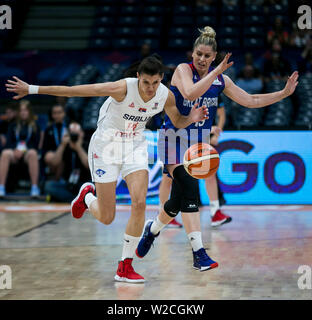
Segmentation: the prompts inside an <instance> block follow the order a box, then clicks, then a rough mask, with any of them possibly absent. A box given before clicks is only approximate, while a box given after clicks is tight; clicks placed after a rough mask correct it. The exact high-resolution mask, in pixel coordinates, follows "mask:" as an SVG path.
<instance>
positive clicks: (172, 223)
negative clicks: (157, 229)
mask: <svg viewBox="0 0 312 320" xmlns="http://www.w3.org/2000/svg"><path fill="white" fill-rule="evenodd" d="M166 227H167V228H182V227H183V225H182V224H181V223H180V222H178V221H177V220H176V219H172V220H171V221H170V222H169V223H168V224H167V226H166Z"/></svg>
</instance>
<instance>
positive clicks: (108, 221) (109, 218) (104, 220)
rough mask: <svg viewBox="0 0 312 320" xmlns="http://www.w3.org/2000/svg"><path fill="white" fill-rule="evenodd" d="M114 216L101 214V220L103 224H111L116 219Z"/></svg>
mask: <svg viewBox="0 0 312 320" xmlns="http://www.w3.org/2000/svg"><path fill="white" fill-rule="evenodd" d="M114 218H115V215H105V216H101V219H100V221H101V222H102V223H103V224H106V225H110V224H111V223H112V222H113V221H114Z"/></svg>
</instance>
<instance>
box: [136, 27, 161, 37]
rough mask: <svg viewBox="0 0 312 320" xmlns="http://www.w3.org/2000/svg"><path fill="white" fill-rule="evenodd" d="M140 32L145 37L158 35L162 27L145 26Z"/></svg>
mask: <svg viewBox="0 0 312 320" xmlns="http://www.w3.org/2000/svg"><path fill="white" fill-rule="evenodd" d="M139 34H140V35H142V36H144V37H152V38H153V37H158V36H159V35H160V29H159V28H155V27H145V28H142V29H140V31H139Z"/></svg>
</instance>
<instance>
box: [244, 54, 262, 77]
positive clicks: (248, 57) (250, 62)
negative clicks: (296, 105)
mask: <svg viewBox="0 0 312 320" xmlns="http://www.w3.org/2000/svg"><path fill="white" fill-rule="evenodd" d="M244 60H245V66H252V67H253V69H254V75H255V77H259V76H260V70H259V69H258V68H257V67H256V66H255V64H254V56H253V54H252V53H251V52H246V53H245V56H244ZM243 71H244V68H242V70H241V71H240V76H241V75H242V74H243Z"/></svg>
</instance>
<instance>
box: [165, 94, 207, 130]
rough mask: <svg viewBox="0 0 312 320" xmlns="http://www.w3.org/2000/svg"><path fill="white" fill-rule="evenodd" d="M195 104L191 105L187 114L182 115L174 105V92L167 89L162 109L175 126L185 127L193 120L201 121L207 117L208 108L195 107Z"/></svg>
mask: <svg viewBox="0 0 312 320" xmlns="http://www.w3.org/2000/svg"><path fill="white" fill-rule="evenodd" d="M197 105H198V104H195V105H194V106H193V108H192V110H191V112H190V113H189V115H188V116H183V115H182V114H181V113H180V112H179V110H178V108H177V107H176V104H175V97H174V94H173V93H172V92H171V91H170V90H169V94H168V98H167V101H166V104H165V107H164V109H165V112H166V113H167V115H168V117H169V118H170V120H171V122H172V123H173V125H174V126H175V127H176V128H186V127H188V126H189V125H190V124H192V123H193V122H198V121H203V120H206V119H208V118H209V116H208V108H207V107H206V106H201V107H200V108H197Z"/></svg>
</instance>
